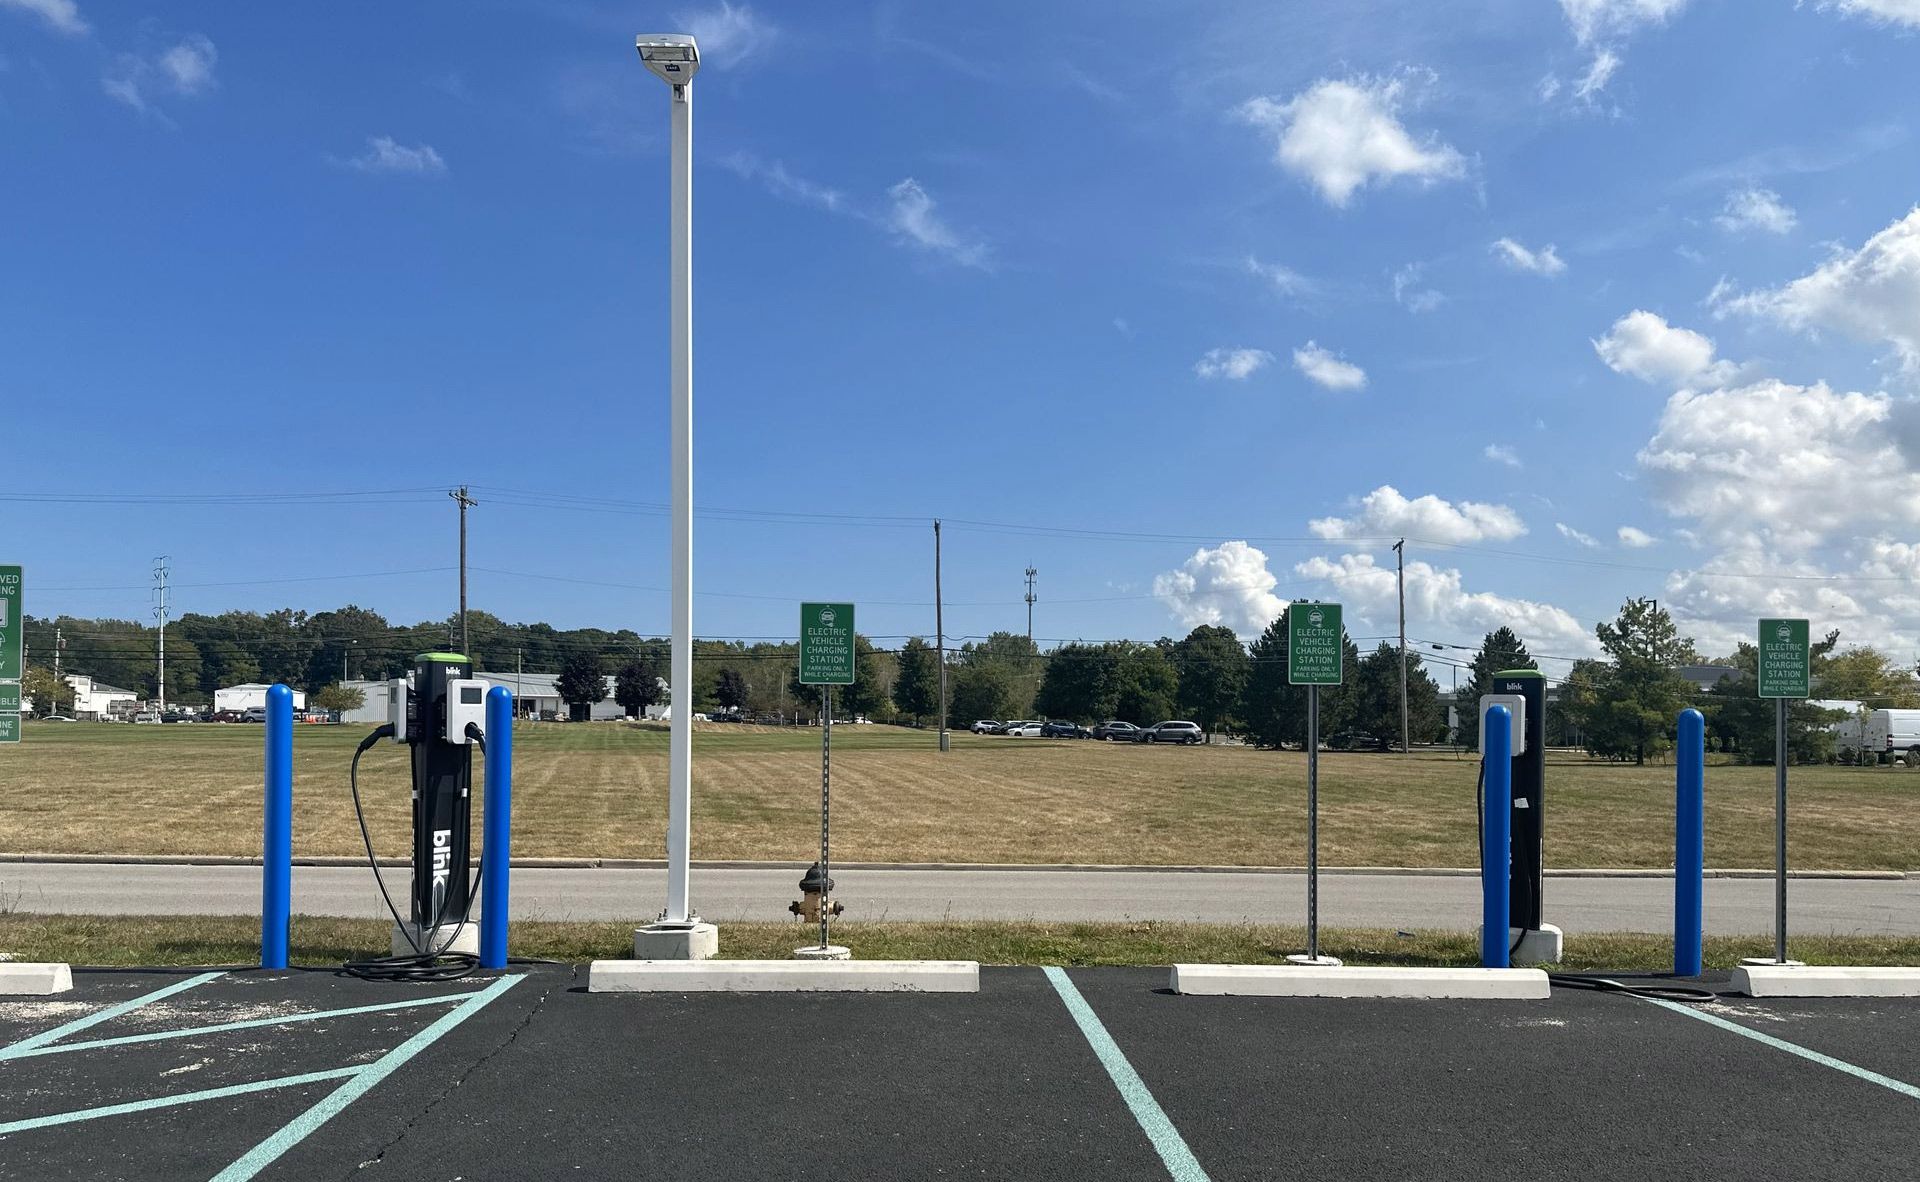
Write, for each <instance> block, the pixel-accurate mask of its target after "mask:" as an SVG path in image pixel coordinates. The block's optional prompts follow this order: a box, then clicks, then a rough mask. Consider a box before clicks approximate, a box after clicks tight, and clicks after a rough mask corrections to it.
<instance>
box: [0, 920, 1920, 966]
mask: <svg viewBox="0 0 1920 1182" xmlns="http://www.w3.org/2000/svg"><path fill="white" fill-rule="evenodd" d="M388 930H389V929H388V925H386V924H384V923H382V922H380V921H377V920H365V919H321V918H313V917H308V916H296V917H295V918H294V921H293V933H292V935H293V943H292V960H293V962H294V963H295V964H302V965H334V964H339V963H340V962H341V961H343V960H348V959H353V958H356V957H362V956H367V955H372V954H384V952H385V951H386V942H387V933H388ZM811 933H812V929H811V928H806V927H803V926H801V925H798V924H782V923H731V924H726V925H724V927H723V928H722V929H721V933H720V952H721V955H722V956H723V957H727V958H731V959H742V960H744V959H760V958H772V959H785V958H787V957H789V956H791V955H792V954H793V950H794V949H795V948H796V947H799V946H800V945H803V944H806V943H809V942H810V936H811ZM834 938H835V942H836V943H844V944H846V945H848V946H849V947H851V948H852V949H853V951H854V955H856V956H858V957H861V958H862V959H868V960H891V959H899V960H977V961H979V962H980V963H982V964H990V965H1168V964H1175V963H1180V964H1271V963H1278V962H1279V961H1280V960H1281V959H1282V958H1283V957H1285V956H1286V954H1287V953H1290V952H1298V951H1300V949H1301V948H1302V946H1303V945H1304V943H1305V939H1306V935H1305V933H1304V932H1302V931H1301V930H1300V929H1299V928H1292V927H1268V926H1250V925H1249V926H1227V925H1213V924H1179V923H1075V924H1049V923H845V924H841V925H839V926H838V927H836V928H835V929H834ZM508 946H509V948H511V949H512V951H513V954H514V955H515V956H529V957H551V958H553V959H556V960H562V961H566V962H568V963H571V964H579V963H582V962H585V961H589V960H595V959H601V958H615V959H617V958H623V957H628V956H631V955H633V925H632V924H631V923H516V924H513V925H512V927H511V931H510V934H509V937H508ZM1320 947H1321V950H1322V951H1323V952H1326V953H1327V954H1328V955H1331V956H1337V957H1339V958H1341V959H1342V960H1344V961H1346V962H1347V963H1348V964H1369V965H1462V966H1466V965H1474V964H1478V963H1479V960H1478V950H1477V947H1476V945H1475V944H1474V941H1473V937H1471V936H1469V935H1467V934H1465V933H1460V932H1420V933H1412V934H1406V935H1403V934H1401V933H1398V932H1392V931H1371V930H1357V929H1328V930H1325V931H1323V932H1322V933H1321V935H1320ZM0 948H4V949H6V950H8V951H11V952H13V953H14V954H16V955H17V956H19V957H20V958H21V959H23V960H65V961H70V962H71V963H74V964H87V965H246V964H257V963H259V955H260V928H259V922H258V921H257V920H254V919H251V918H246V917H240V916H211V917H210V916H174V915H168V916H116V917H111V918H103V917H98V916H78V915H45V916H43V915H23V914H14V915H5V914H0ZM1771 951H1772V946H1771V944H1770V943H1769V941H1768V940H1767V939H1766V938H1765V937H1753V938H1743V939H1728V938H1709V939H1708V940H1707V943H1706V949H1705V959H1706V964H1707V967H1708V968H1709V969H1727V968H1731V967H1733V966H1734V965H1735V964H1737V963H1739V960H1740V958H1741V957H1743V956H1759V955H1768V954H1770V953H1771ZM1566 955H1567V959H1566V961H1565V962H1564V963H1563V964H1561V965H1560V966H1559V967H1560V968H1561V969H1562V970H1564V971H1567V972H1581V971H1595V970H1598V971H1611V972H1633V971H1639V972H1659V971H1663V970H1667V969H1670V968H1671V967H1672V964H1673V946H1672V944H1671V943H1670V942H1669V941H1668V940H1666V939H1665V938H1664V937H1661V936H1645V935H1596V936H1577V937H1571V936H1570V937H1568V939H1567V945H1566ZM1793 955H1794V956H1795V957H1797V958H1799V959H1803V960H1806V961H1809V962H1811V963H1814V964H1876V965H1913V964H1920V939H1913V938H1904V939H1903V938H1891V937H1889V938H1876V937H1855V936H1828V937H1820V936H1814V937H1805V938H1801V939H1796V940H1795V941H1794V944H1793Z"/></svg>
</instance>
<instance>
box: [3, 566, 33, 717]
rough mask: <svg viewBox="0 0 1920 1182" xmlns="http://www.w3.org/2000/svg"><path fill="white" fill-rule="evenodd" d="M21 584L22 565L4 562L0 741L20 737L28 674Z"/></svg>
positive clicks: (25, 618) (25, 619)
mask: <svg viewBox="0 0 1920 1182" xmlns="http://www.w3.org/2000/svg"><path fill="white" fill-rule="evenodd" d="M21 586H22V582H21V577H20V568H19V567H17V566H0V743H18V742H19V741H20V679H21V678H22V677H24V676H26V661H25V660H24V657H25V649H24V647H23V638H24V636H25V634H26V630H27V617H26V613H25V612H23V611H22V610H21V607H22V599H21Z"/></svg>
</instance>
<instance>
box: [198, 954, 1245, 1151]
mask: <svg viewBox="0 0 1920 1182" xmlns="http://www.w3.org/2000/svg"><path fill="white" fill-rule="evenodd" d="M1044 971H1045V972H1046V974H1047V980H1048V981H1050V982H1051V983H1052V984H1053V991H1054V992H1055V993H1057V994H1059V995H1060V1000H1061V1001H1062V1002H1063V1003H1065V1005H1066V1007H1067V1012H1068V1013H1069V1014H1071V1015H1073V1021H1074V1024H1075V1025H1077V1026H1078V1027H1080V1033H1081V1034H1082V1035H1084V1036H1086V1040H1087V1045H1088V1046H1090V1047H1092V1048H1093V1053H1094V1056H1095V1057H1096V1058H1098V1059H1099V1060H1100V1065H1101V1066H1102V1067H1104V1068H1106V1069H1107V1076H1108V1078H1110V1079H1112V1080H1113V1086H1114V1087H1116V1088H1118V1089H1119V1090H1120V1098H1121V1099H1123V1100H1125V1101H1126V1102H1127V1108H1128V1109H1129V1110H1130V1111H1131V1112H1132V1113H1133V1119H1134V1120H1135V1121H1137V1122H1139V1125H1140V1131H1141V1132H1143V1133H1145V1134H1146V1135H1147V1140H1149V1141H1151V1142H1152V1143H1153V1148H1154V1152H1156V1153H1158V1154H1159V1155H1160V1160H1161V1162H1163V1163H1164V1164H1165V1165H1166V1167H1167V1173H1168V1174H1169V1175H1170V1176H1171V1177H1172V1178H1173V1179H1174V1180H1175V1182H1209V1179H1208V1178H1207V1172H1206V1171H1205V1170H1203V1169H1201V1168H1200V1162H1199V1161H1198V1160H1197V1159H1196V1158H1195V1157H1194V1156H1193V1151H1192V1150H1191V1149H1188V1148H1187V1142H1186V1139H1185V1138H1183V1137H1181V1136H1180V1130H1179V1129H1176V1128H1174V1127H1173V1121H1171V1120H1169V1119H1168V1117H1167V1114H1166V1110H1164V1109H1163V1108H1161V1107H1160V1102H1159V1101H1158V1100H1155V1099H1154V1098H1153V1093H1152V1092H1151V1091H1149V1090H1147V1085H1146V1081H1145V1080H1142V1079H1141V1078H1140V1073H1139V1072H1137V1071H1135V1070H1134V1069H1133V1064H1131V1063H1129V1062H1127V1056H1126V1055H1125V1054H1124V1053H1123V1052H1122V1051H1121V1050H1120V1045H1119V1044H1118V1043H1116V1042H1114V1041H1113V1036H1112V1035H1111V1034H1108V1033H1107V1028H1106V1026H1105V1024H1103V1023H1102V1022H1101V1021H1100V1015H1098V1014H1096V1013H1094V1012H1093V1007H1092V1006H1090V1005H1088V1004H1087V999H1086V998H1084V997H1082V996H1080V990H1079V989H1077V988H1075V987H1074V984H1073V981H1072V980H1071V979H1069V978H1068V977H1067V972H1066V970H1065V969H1058V968H1052V967H1049V968H1047V969H1046V970H1044ZM216 1182H218V1180H217V1179H216Z"/></svg>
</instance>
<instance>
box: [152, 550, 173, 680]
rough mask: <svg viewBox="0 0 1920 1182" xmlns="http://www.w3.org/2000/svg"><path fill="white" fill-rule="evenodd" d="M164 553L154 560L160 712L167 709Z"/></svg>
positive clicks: (166, 558) (167, 556)
mask: <svg viewBox="0 0 1920 1182" xmlns="http://www.w3.org/2000/svg"><path fill="white" fill-rule="evenodd" d="M169 560H170V556H169V555H166V554H162V555H161V556H160V557H158V558H156V559H154V560H153V583H154V586H153V618H154V619H156V620H158V621H160V712H161V713H163V714H164V713H166V709H167V575H168V573H169V571H168V569H167V563H168V561H169Z"/></svg>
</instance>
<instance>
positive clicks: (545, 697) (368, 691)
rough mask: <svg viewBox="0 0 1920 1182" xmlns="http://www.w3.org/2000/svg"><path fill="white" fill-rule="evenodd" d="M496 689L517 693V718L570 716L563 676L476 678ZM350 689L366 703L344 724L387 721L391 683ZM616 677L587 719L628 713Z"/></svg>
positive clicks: (368, 683) (352, 685)
mask: <svg viewBox="0 0 1920 1182" xmlns="http://www.w3.org/2000/svg"><path fill="white" fill-rule="evenodd" d="M474 676H475V677H479V678H483V679H485V680H487V681H490V682H492V683H493V684H495V685H504V686H506V687H507V688H508V689H509V690H511V691H513V709H514V716H515V717H516V718H564V717H567V715H568V713H569V707H568V706H567V704H566V702H564V701H562V700H561V697H560V689H559V686H558V685H557V684H556V683H557V682H558V681H559V679H560V678H559V675H558V674H555V673H487V672H481V673H476V674H474ZM345 684H346V686H347V687H348V688H349V689H357V690H359V691H360V692H361V694H362V695H363V697H364V698H365V701H363V702H362V703H361V705H360V708H359V709H357V710H348V711H346V712H344V713H342V714H341V715H340V721H341V722H350V723H355V724H364V725H367V726H379V725H380V724H381V723H383V722H385V721H386V720H387V699H388V697H389V695H390V692H391V690H390V688H389V687H390V685H391V683H390V682H385V681H349V682H346V683H345ZM613 684H614V679H613V678H612V677H608V678H607V696H606V697H605V698H603V699H601V700H600V701H598V702H595V703H594V704H593V706H592V708H591V709H590V710H588V711H587V717H588V718H589V719H590V720H591V721H594V722H604V721H607V720H609V719H614V718H621V717H623V716H624V715H625V711H623V710H621V709H620V705H619V703H617V702H615V701H614V700H613Z"/></svg>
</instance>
